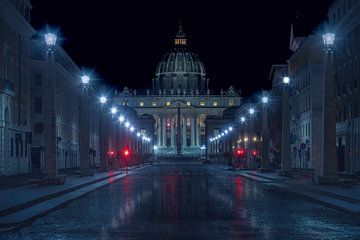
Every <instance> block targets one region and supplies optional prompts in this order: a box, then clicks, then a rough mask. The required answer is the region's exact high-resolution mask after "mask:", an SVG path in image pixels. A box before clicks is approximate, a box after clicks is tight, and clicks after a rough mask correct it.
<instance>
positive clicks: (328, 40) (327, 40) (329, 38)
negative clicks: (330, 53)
mask: <svg viewBox="0 0 360 240" xmlns="http://www.w3.org/2000/svg"><path fill="white" fill-rule="evenodd" d="M323 42H324V45H325V47H330V48H331V47H332V46H333V45H334V42H335V34H334V33H325V34H323Z"/></svg>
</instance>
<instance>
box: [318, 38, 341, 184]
mask: <svg viewBox="0 0 360 240" xmlns="http://www.w3.org/2000/svg"><path fill="white" fill-rule="evenodd" d="M323 42H324V76H325V78H324V85H323V90H324V96H323V126H322V130H323V134H322V135H323V136H322V153H323V154H322V159H321V161H320V162H317V163H315V176H316V182H317V183H320V184H321V183H336V182H337V181H338V179H337V159H336V120H335V100H334V99H335V96H334V84H335V83H334V73H333V69H334V66H333V65H334V51H333V49H334V48H333V46H334V42H335V34H334V33H326V34H324V35H323Z"/></svg>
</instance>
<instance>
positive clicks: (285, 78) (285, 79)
mask: <svg viewBox="0 0 360 240" xmlns="http://www.w3.org/2000/svg"><path fill="white" fill-rule="evenodd" d="M283 83H285V84H290V78H289V77H288V76H285V77H283Z"/></svg>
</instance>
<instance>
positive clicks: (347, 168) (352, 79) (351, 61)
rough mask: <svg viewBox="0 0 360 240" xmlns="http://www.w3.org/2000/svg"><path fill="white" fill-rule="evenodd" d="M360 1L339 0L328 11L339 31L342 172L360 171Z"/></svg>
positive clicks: (337, 79) (334, 28)
mask: <svg viewBox="0 0 360 240" xmlns="http://www.w3.org/2000/svg"><path fill="white" fill-rule="evenodd" d="M359 13H360V2H359V1H356V0H336V1H334V3H333V4H332V5H331V6H330V9H329V12H328V19H329V26H330V28H331V30H332V31H333V32H334V33H336V40H335V49H334V53H335V62H334V68H335V69H334V71H335V73H334V74H335V84H336V87H335V92H336V122H337V124H336V135H337V136H336V138H337V139H336V145H337V160H338V170H339V172H344V173H349V174H354V173H356V172H357V173H359V172H360V91H359V87H360V70H359V69H360V63H359V57H360V14H359Z"/></svg>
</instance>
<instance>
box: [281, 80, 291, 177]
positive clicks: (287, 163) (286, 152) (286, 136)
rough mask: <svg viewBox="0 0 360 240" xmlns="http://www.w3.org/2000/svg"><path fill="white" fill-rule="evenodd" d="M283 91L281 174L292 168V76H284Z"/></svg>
mask: <svg viewBox="0 0 360 240" xmlns="http://www.w3.org/2000/svg"><path fill="white" fill-rule="evenodd" d="M283 83H284V87H283V93H282V122H281V123H282V126H281V128H282V131H281V133H282V138H281V174H286V173H287V172H289V171H290V170H291V148H290V140H291V139H290V108H289V89H290V78H289V77H288V76H284V77H283Z"/></svg>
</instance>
